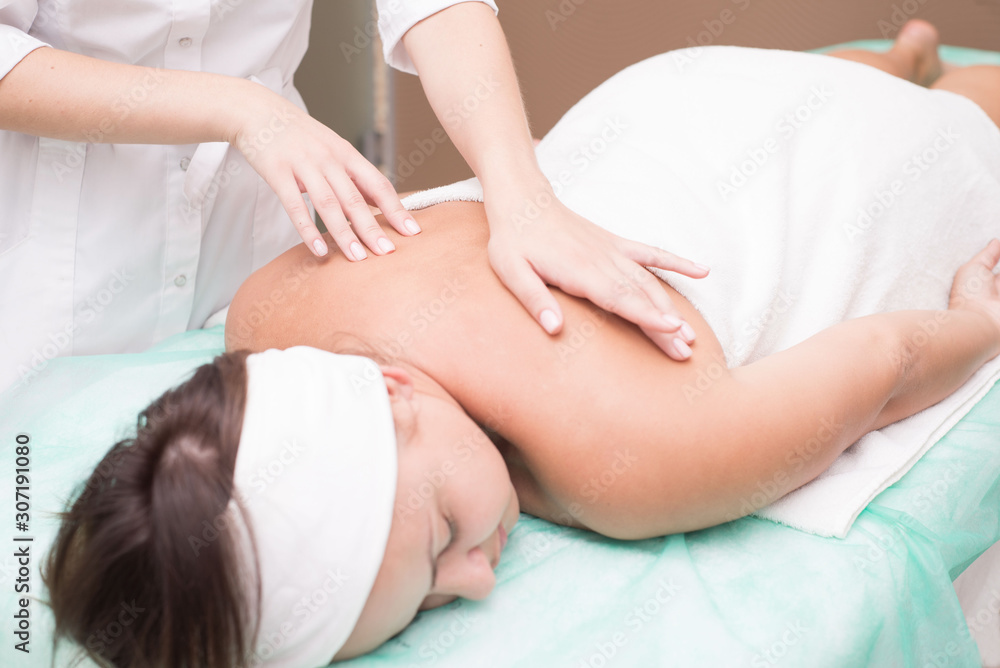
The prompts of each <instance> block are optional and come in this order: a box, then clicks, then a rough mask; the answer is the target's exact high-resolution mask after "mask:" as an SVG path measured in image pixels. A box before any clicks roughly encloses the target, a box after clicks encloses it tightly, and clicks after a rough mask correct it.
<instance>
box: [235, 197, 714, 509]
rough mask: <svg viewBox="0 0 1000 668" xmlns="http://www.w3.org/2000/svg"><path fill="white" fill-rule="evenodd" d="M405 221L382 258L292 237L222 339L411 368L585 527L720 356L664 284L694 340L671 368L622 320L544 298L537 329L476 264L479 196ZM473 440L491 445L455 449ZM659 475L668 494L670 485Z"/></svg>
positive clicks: (676, 423) (674, 428)
mask: <svg viewBox="0 0 1000 668" xmlns="http://www.w3.org/2000/svg"><path fill="white" fill-rule="evenodd" d="M414 215H415V217H416V218H417V220H418V222H419V224H420V226H421V227H422V228H423V230H424V232H423V233H422V234H421V235H420V236H419V237H416V238H414V239H409V238H405V237H402V236H399V235H394V236H393V242H394V243H395V244H396V245H397V248H398V251H397V252H395V253H393V254H391V255H388V256H384V257H380V258H377V259H375V260H372V261H368V262H362V263H352V262H350V261H348V260H347V259H346V258H345V257H344V256H343V255H341V254H338V253H335V254H333V255H332V256H331V257H330V258H328V259H326V260H318V259H316V258H315V257H313V256H312V255H311V254H310V253H309V252H308V251H307V250H306V249H305V247H304V246H298V247H296V248H293V249H292V250H290V251H288V252H286V253H285V254H284V255H282V256H281V257H279V258H277V259H276V260H275V261H274V262H272V263H270V264H269V265H267V266H266V267H264V268H262V269H260V270H259V271H257V272H256V273H255V274H254V275H253V276H251V277H250V279H248V280H247V282H246V283H244V285H243V286H242V287H241V288H240V291H239V293H238V294H237V296H236V298H235V299H234V300H233V303H232V306H231V308H230V312H229V319H228V322H227V327H226V347H227V348H228V349H238V348H249V349H250V350H254V351H257V350H264V349H267V348H272V347H277V348H285V347H289V346H293V345H310V346H314V347H318V348H323V349H326V350H333V351H336V352H344V351H350V352H358V353H364V352H366V351H370V352H372V353H374V354H375V355H377V356H378V357H380V358H382V359H381V360H380V361H384V362H387V363H389V364H392V363H398V362H399V361H405V362H408V363H410V364H413V365H416V366H417V367H419V368H420V369H422V370H423V371H425V372H426V373H428V374H429V375H430V376H432V377H433V378H434V379H435V380H436V381H437V382H439V383H440V384H441V385H442V386H443V387H444V388H445V389H446V390H447V391H448V392H449V393H450V394H451V395H452V396H454V397H455V399H456V400H457V401H458V402H459V403H460V404H461V405H462V406H463V407H464V408H465V409H466V411H467V412H468V413H469V415H470V416H472V418H473V419H475V420H476V421H477V422H478V423H480V424H481V425H483V426H484V427H485V428H486V429H488V430H489V431H491V432H493V433H494V434H496V435H498V436H499V437H500V438H501V439H502V441H504V442H506V444H507V446H506V447H504V448H503V449H504V450H505V453H504V454H505V456H506V457H507V459H508V462H509V464H510V465H511V470H512V477H513V478H514V481H515V485H516V486H517V488H518V493H519V495H520V497H521V499H522V506H523V507H524V508H525V510H526V511H528V512H533V513H535V514H539V515H542V516H549V517H551V516H552V515H553V513H555V512H556V511H558V512H559V514H560V515H561V517H558V518H554V519H559V520H560V521H561V522H562V523H564V524H578V525H587V520H588V517H587V515H588V508H589V507H590V506H593V505H595V504H602V505H603V504H606V503H607V502H609V501H610V500H611V499H612V498H616V497H618V496H620V495H621V494H623V490H625V489H628V488H630V487H632V485H633V483H634V482H635V479H637V478H638V477H639V475H640V471H642V470H647V471H648V470H649V467H650V466H651V464H652V462H650V461H642V459H641V458H640V457H639V455H637V453H640V452H643V451H647V450H648V449H650V448H652V449H655V450H659V451H662V452H663V453H667V452H668V451H669V449H670V448H671V447H674V446H675V444H677V443H681V442H687V441H688V439H687V438H678V436H681V435H683V432H684V431H688V432H691V431H692V429H693V427H694V425H693V424H691V418H692V417H693V416H695V415H697V414H698V411H692V410H691V409H692V405H697V404H701V405H704V404H705V402H701V401H698V399H699V398H700V397H702V396H704V395H705V393H708V392H711V387H712V385H713V383H714V382H715V380H716V379H718V378H719V377H721V375H722V374H723V372H724V371H725V362H724V357H723V354H722V350H721V348H720V346H719V342H718V340H717V339H716V338H715V336H714V334H713V333H712V331H711V329H710V328H709V327H708V325H707V323H706V322H705V321H704V319H703V318H702V317H701V315H700V314H699V313H698V311H697V310H696V309H695V308H694V307H693V306H691V304H690V303H689V302H688V301H687V300H686V299H684V298H683V297H682V296H681V295H680V294H678V293H677V292H676V291H675V290H673V289H672V288H670V287H669V285H668V286H667V289H668V291H669V293H670V297H671V299H672V300H673V301H674V304H676V305H677V308H678V309H679V310H680V312H681V314H682V315H683V317H684V319H685V320H686V321H687V322H689V323H690V324H691V325H692V327H693V328H694V329H695V331H696V333H697V341H696V343H695V344H694V345H693V346H692V351H693V353H692V357H691V359H689V360H688V361H686V362H676V361H674V360H671V359H670V358H668V357H667V356H666V355H665V354H664V353H663V352H661V351H660V350H659V349H657V348H656V347H655V346H654V345H653V344H652V343H651V342H650V341H649V340H648V339H647V337H646V336H645V335H644V334H643V333H642V332H641V331H639V330H638V329H637V328H636V327H634V326H633V325H631V324H630V323H627V322H625V321H624V320H622V319H620V318H618V317H617V316H614V315H612V314H610V313H608V312H606V311H603V310H601V309H598V308H596V307H594V306H593V305H592V304H590V303H589V302H587V301H584V300H582V299H577V298H575V297H571V296H568V295H565V294H564V293H561V292H558V291H556V295H557V298H558V299H559V302H560V306H561V308H562V309H563V313H564V316H565V326H564V328H563V330H562V332H561V333H560V334H558V335H557V336H549V335H548V334H546V333H545V332H543V331H542V330H541V329H540V328H539V327H538V325H537V324H536V323H535V322H534V321H533V320H532V319H531V317H530V316H529V315H528V314H527V313H526V312H525V311H524V309H523V307H522V306H521V305H520V304H519V303H518V302H517V301H516V300H515V299H514V298H513V296H511V295H510V293H509V292H508V291H507V290H506V288H505V287H504V286H503V285H502V284H501V283H500V281H499V280H498V279H497V278H496V276H495V274H494V273H493V271H492V269H491V268H490V265H489V262H488V259H487V255H486V243H487V240H488V228H487V225H486V218H485V213H484V210H483V206H482V204H480V203H469V202H453V203H445V204H440V205H437V206H433V207H430V208H427V209H424V210H421V211H416V212H414ZM391 234H392V233H391ZM706 280H708V279H706ZM685 424H686V425H687V426H685ZM480 445H488V446H489V447H492V445H489V444H488V443H485V444H458V445H456V448H460V447H479V446H480ZM664 482H667V479H666V478H665V479H664ZM672 484H674V485H675V486H677V487H678V492H680V491H681V490H680V489H679V488H680V487H683V486H684V484H683V481H675V482H674V483H672ZM543 490H547V492H556V496H558V497H560V499H563V500H566V499H571V500H569V501H568V502H565V503H564V502H562V501H560V502H557V501H555V499H554V498H553V497H552V496H551V494H549V493H547V492H546V491H543ZM614 490H616V491H614ZM613 491H614V493H612V492H613ZM695 491H696V490H694V489H691V490H688V491H687V493H689V494H690V493H695Z"/></svg>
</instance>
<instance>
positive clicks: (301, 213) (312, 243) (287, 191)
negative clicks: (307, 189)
mask: <svg viewBox="0 0 1000 668" xmlns="http://www.w3.org/2000/svg"><path fill="white" fill-rule="evenodd" d="M271 187H272V188H273V189H274V193H275V194H276V195H277V196H278V201H279V202H281V206H283V207H284V208H285V211H286V212H288V217H289V218H291V219H292V224H293V225H295V229H296V230H298V233H299V236H300V237H301V238H302V241H304V242H305V244H306V247H307V248H309V250H310V251H312V253H313V254H314V255H316V256H318V257H323V256H324V255H326V254H327V252H328V250H329V249H328V248H327V246H326V242H325V241H323V235H321V234H320V233H319V228H317V227H316V223H315V221H313V219H312V215H311V214H310V213H309V207H307V206H306V203H305V200H304V199H302V191H301V190H300V189H299V187H298V185H296V183H295V179H291V178H290V179H284V180H281V181H276V182H274V183H271Z"/></svg>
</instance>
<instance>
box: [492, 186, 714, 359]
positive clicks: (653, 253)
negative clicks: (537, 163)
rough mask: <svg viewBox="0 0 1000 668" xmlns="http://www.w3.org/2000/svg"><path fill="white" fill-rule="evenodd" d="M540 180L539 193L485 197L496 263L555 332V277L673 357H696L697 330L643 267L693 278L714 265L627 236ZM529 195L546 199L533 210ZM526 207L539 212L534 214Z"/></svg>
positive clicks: (557, 324)
mask: <svg viewBox="0 0 1000 668" xmlns="http://www.w3.org/2000/svg"><path fill="white" fill-rule="evenodd" d="M505 187H506V186H505ZM539 187H540V188H542V189H541V190H536V191H535V193H534V194H529V191H527V190H525V189H522V190H521V191H520V192H517V191H514V189H513V188H511V189H509V190H506V191H500V192H497V191H493V192H490V191H487V192H486V196H485V198H484V199H485V203H486V216H487V218H488V219H489V221H490V241H489V257H490V263H491V264H492V265H493V270H494V271H495V272H496V273H497V275H498V276H499V277H500V280H501V281H503V283H504V285H506V286H507V288H508V289H509V290H510V291H511V292H512V293H513V294H514V295H515V296H516V297H517V298H518V300H520V302H521V303H522V304H523V305H524V307H525V308H526V309H527V310H528V312H529V313H531V315H532V317H534V318H535V320H537V321H538V322H539V323H540V324H541V325H542V327H544V328H545V330H546V331H548V332H549V333H550V334H554V333H556V332H558V331H560V329H562V326H563V317H562V311H561V309H560V308H559V303H558V302H557V301H556V299H555V297H554V296H553V295H552V293H551V291H550V290H549V289H548V287H547V286H546V283H548V284H549V285H554V286H556V287H558V288H560V289H561V290H562V291H563V292H566V293H568V294H571V295H575V296H577V297H582V298H585V299H588V300H590V301H591V302H593V303H594V304H596V305H598V306H600V307H601V308H603V309H605V310H607V311H610V312H612V313H615V314H616V315H618V316H620V317H622V318H624V319H625V320H628V321H630V322H633V323H635V324H636V325H638V326H639V328H640V329H642V331H643V332H645V334H646V335H647V336H648V337H649V338H650V339H651V340H652V341H653V342H654V343H655V344H656V345H657V346H659V347H660V348H661V349H662V350H663V351H664V352H665V353H667V355H669V356H670V357H672V358H673V359H675V360H685V359H687V358H688V357H690V356H691V350H690V347H689V344H691V343H693V342H694V331H693V330H692V329H691V326H690V325H688V324H686V323H683V322H682V319H681V315H680V313H679V312H678V311H677V309H676V308H674V305H673V303H672V302H671V301H670V297H669V296H668V295H667V292H666V290H665V289H664V287H663V285H662V284H661V283H660V282H659V281H658V280H657V279H656V277H655V276H653V274H652V273H650V272H649V271H647V270H646V269H645V268H644V267H645V266H649V267H657V268H660V269H665V270H668V271H675V272H678V273H681V274H684V275H685V276H690V277H692V278H703V277H705V276H706V275H708V268H707V267H703V266H701V265H697V264H695V263H694V262H692V261H690V260H686V259H684V258H681V257H678V256H676V255H674V254H673V253H668V252H667V251H664V250H661V249H659V248H655V247H653V246H647V245H646V244H642V243H638V242H636V241H629V240H627V239H622V238H621V237H618V236H616V235H614V234H612V233H610V232H608V231H607V230H604V229H603V228H600V227H598V226H597V225H595V224H593V223H591V222H590V221H588V220H587V219H585V218H583V217H581V216H579V215H577V214H576V213H574V212H573V211H571V210H570V209H568V208H567V207H566V206H565V205H563V204H562V203H561V202H559V200H557V199H556V198H555V197H554V195H553V194H552V191H551V189H550V188H545V187H544V186H539ZM530 202H535V203H541V204H543V205H544V206H538V208H537V210H532V209H528V208H527V207H528V204H529V203H530ZM518 203H520V206H518ZM519 209H520V210H519ZM526 210H528V211H532V212H534V211H537V212H538V213H537V215H535V216H534V217H533V218H529V217H528V216H526V215H525V211H526Z"/></svg>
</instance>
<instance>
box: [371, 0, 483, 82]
mask: <svg viewBox="0 0 1000 668" xmlns="http://www.w3.org/2000/svg"><path fill="white" fill-rule="evenodd" d="M466 1H468V0H376V2H375V5H376V7H377V8H378V31H379V35H380V36H381V37H382V55H383V56H385V62H386V63H388V64H389V65H390V66H392V67H395V68H396V69H397V70H401V71H403V72H409V73H410V74H416V73H417V69H416V67H414V66H413V61H412V60H410V56H409V55H408V54H407V53H406V48H405V47H404V46H403V35H405V34H406V31H407V30H409V29H410V28H412V27H413V26H415V25H416V24H417V23H419V22H420V21H423V20H424V19H425V18H427V17H428V16H430V15H432V14H437V13H438V12H440V11H441V10H442V9H447V8H448V7H451V6H452V5H457V4H459V3H461V2H466ZM476 1H477V2H482V3H483V4H485V5H488V6H489V7H490V8H491V9H492V10H493V13H498V11H499V10H498V9H497V5H496V3H495V2H493V0H476Z"/></svg>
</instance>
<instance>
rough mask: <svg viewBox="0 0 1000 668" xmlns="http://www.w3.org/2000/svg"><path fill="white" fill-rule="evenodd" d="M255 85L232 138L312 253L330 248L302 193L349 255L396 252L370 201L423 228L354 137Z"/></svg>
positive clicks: (401, 228) (401, 224) (397, 225)
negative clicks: (355, 144)
mask: <svg viewBox="0 0 1000 668" xmlns="http://www.w3.org/2000/svg"><path fill="white" fill-rule="evenodd" d="M257 88H259V90H255V91H254V96H251V99H249V100H247V101H246V104H245V105H244V109H245V111H244V112H243V113H241V114H240V119H239V122H238V124H237V126H236V129H235V132H234V133H233V139H232V140H231V143H232V144H233V145H234V146H236V147H238V148H239V149H240V151H242V152H243V155H244V156H246V159H247V161H248V162H249V163H250V164H251V165H252V166H253V168H254V169H255V170H257V173H258V174H260V175H261V177H263V179H264V180H265V181H267V183H268V185H269V186H271V188H273V189H274V192H275V193H276V194H277V195H278V199H279V200H280V201H281V204H282V206H284V208H285V211H287V212H288V215H289V217H291V219H292V223H293V224H294V225H295V228H296V229H297V230H298V232H299V236H301V237H302V241H304V242H305V243H306V245H307V246H308V247H309V248H310V249H311V250H312V252H313V253H315V254H316V255H318V256H323V255H326V253H327V246H326V243H325V242H324V241H323V237H322V236H321V235H320V232H319V229H317V227H316V224H315V222H314V221H313V219H312V216H310V215H309V209H308V207H307V206H306V204H305V201H304V200H303V198H302V193H308V194H309V199H310V200H311V201H312V203H313V206H315V207H316V211H318V212H319V215H320V216H321V217H322V218H323V222H324V223H325V224H326V228H327V230H328V231H329V232H330V235H331V236H332V237H333V240H334V241H335V242H336V244H337V246H339V247H340V250H342V251H343V252H344V255H345V256H346V257H347V258H348V259H351V260H363V259H364V258H365V257H366V256H367V253H366V251H365V250H364V246H367V247H368V248H369V249H370V250H371V251H372V252H373V253H375V254H376V255H385V254H386V253H391V252H392V251H393V250H395V246H394V245H393V243H392V242H391V241H390V240H389V238H388V237H387V236H386V235H385V233H384V232H383V231H382V228H381V227H380V226H379V224H378V223H377V222H376V221H375V217H374V216H373V215H372V212H371V210H370V209H369V208H368V204H372V205H374V206H377V207H378V208H379V209H381V210H382V213H383V214H385V217H386V219H387V220H388V221H389V224H390V225H392V227H393V228H394V229H395V230H396V231H397V232H399V233H400V234H402V235H405V236H411V235H414V234H417V233H418V232H420V228H419V227H418V226H417V224H416V222H414V220H413V218H412V217H411V216H410V214H409V213H407V211H406V209H404V208H403V205H402V204H400V202H399V197H398V196H397V195H396V191H395V189H394V188H393V187H392V184H391V183H389V180H388V179H386V178H385V176H383V175H382V173H381V172H379V171H378V169H376V168H375V166H374V165H372V164H371V163H370V162H368V161H367V160H366V159H365V158H364V157H363V156H362V155H361V154H360V153H358V151H357V150H355V148H354V147H353V146H352V145H351V144H350V142H348V141H346V140H344V139H343V138H341V137H340V136H338V135H337V134H336V133H335V132H333V131H332V130H330V129H329V128H328V127H326V126H325V125H323V124H322V123H320V122H319V121H317V120H315V119H314V118H312V117H311V116H309V115H308V114H307V113H305V112H304V111H302V110H301V109H299V108H298V107H296V106H295V105H294V104H292V103H291V102H288V101H287V100H285V99H284V98H282V97H281V96H279V95H276V94H274V93H272V92H271V91H270V90H268V89H267V88H265V87H263V86H259V87H257Z"/></svg>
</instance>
